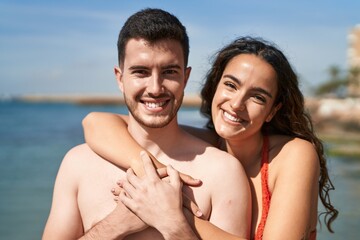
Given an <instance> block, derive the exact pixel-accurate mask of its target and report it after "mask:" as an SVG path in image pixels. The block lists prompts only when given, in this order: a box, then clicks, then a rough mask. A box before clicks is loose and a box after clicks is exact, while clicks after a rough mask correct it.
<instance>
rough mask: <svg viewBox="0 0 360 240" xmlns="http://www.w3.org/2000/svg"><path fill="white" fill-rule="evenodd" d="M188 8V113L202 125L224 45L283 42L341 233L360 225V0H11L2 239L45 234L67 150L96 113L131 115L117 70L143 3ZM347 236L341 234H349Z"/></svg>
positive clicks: (3, 90)
mask: <svg viewBox="0 0 360 240" xmlns="http://www.w3.org/2000/svg"><path fill="white" fill-rule="evenodd" d="M146 7H156V8H162V9H164V10H167V11H169V12H171V13H173V14H174V15H176V16H177V17H178V18H179V19H180V21H181V22H182V23H183V24H184V25H185V26H186V28H187V31H188V34H189V38H190V57H189V65H190V66H191V67H192V74H191V77H190V80H189V83H188V85H187V89H186V99H188V101H185V102H186V103H187V104H185V106H184V107H183V108H182V109H181V111H180V122H182V123H185V124H191V125H196V126H202V125H203V124H204V122H205V121H204V119H203V118H202V117H201V116H200V114H199V113H198V105H197V104H198V102H199V101H198V93H199V90H200V88H201V83H202V80H203V77H204V75H205V73H206V71H207V70H208V69H209V66H210V60H211V57H212V56H213V54H215V52H216V51H217V50H218V49H220V48H221V47H222V46H223V45H225V44H227V43H229V42H230V41H232V40H233V39H234V38H235V37H238V36H244V35H250V36H256V37H262V38H264V39H266V40H269V41H271V42H274V43H275V44H277V45H278V46H279V48H280V49H281V50H283V52H284V53H285V55H286V56H287V57H288V59H289V61H290V62H291V64H292V65H293V66H294V68H295V69H296V71H297V73H298V75H299V77H300V84H301V89H302V91H303V93H304V95H305V96H306V104H307V108H308V110H309V111H310V113H311V114H312V117H313V119H314V123H315V128H316V130H317V132H318V134H319V136H320V137H321V138H322V139H323V141H324V142H325V144H326V148H327V149H326V150H327V154H328V157H329V163H328V164H329V169H330V174H331V177H332V179H333V182H334V185H335V187H336V190H335V191H333V192H332V194H331V197H332V198H333V203H334V205H335V206H336V207H337V208H338V209H339V210H340V215H339V217H338V220H337V221H336V222H335V223H334V230H335V234H329V233H328V232H327V231H326V228H324V227H323V228H322V230H321V229H320V226H319V229H320V230H319V237H318V239H354V238H356V236H358V235H359V233H360V230H359V229H358V227H357V226H356V223H357V222H359V220H360V207H359V206H358V200H359V199H360V159H359V156H360V98H359V97H360V70H359V67H360V25H359V24H360V18H359V9H360V2H359V1H355V0H353V1H351V0H344V1H335V0H327V1H326V0H319V1H310V0H304V1H288V0H287V1H286V0H273V1H259V0H255V1H241V0H240V1H239V0H223V1H213V0H197V1H160V0H159V1H156V0H151V1H150V0H148V1H141V0H140V1H114V0H109V1H100V0H87V1H82V0H79V1H69V0H62V1H51V0H47V1H44V0H33V1H31V2H30V1H25V0H24V1H19V0H11V1H6V0H1V1H0V238H3V239H39V238H40V237H41V234H42V230H43V227H44V224H45V221H46V218H47V216H48V213H49V209H50V204H51V197H52V188H53V184H54V180H55V176H56V173H57V170H58V167H59V164H60V162H61V160H62V158H63V156H64V154H65V153H66V152H67V151H68V150H69V149H70V148H71V147H72V146H74V145H76V144H79V143H82V142H83V141H84V140H83V134H82V128H81V120H82V118H83V117H84V116H86V114H87V113H89V112H91V111H109V112H118V113H125V112H126V109H125V108H124V107H123V106H121V105H119V101H120V100H119V98H121V96H120V93H119V90H118V88H117V85H116V82H115V78H114V75H113V67H114V66H115V65H117V48H116V41H117V37H118V33H119V30H120V28H121V27H122V25H123V23H124V21H125V20H126V19H127V18H128V17H129V16H130V15H131V14H133V13H134V12H136V11H138V10H140V9H143V8H146ZM340 236H341V237H340Z"/></svg>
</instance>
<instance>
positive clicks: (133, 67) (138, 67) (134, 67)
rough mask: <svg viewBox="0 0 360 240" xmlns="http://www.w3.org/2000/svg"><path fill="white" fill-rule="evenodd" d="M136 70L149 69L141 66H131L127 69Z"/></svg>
mask: <svg viewBox="0 0 360 240" xmlns="http://www.w3.org/2000/svg"><path fill="white" fill-rule="evenodd" d="M137 69H149V68H148V67H146V66H143V65H133V66H131V67H129V70H137Z"/></svg>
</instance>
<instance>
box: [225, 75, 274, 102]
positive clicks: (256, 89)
mask: <svg viewBox="0 0 360 240" xmlns="http://www.w3.org/2000/svg"><path fill="white" fill-rule="evenodd" d="M225 77H226V78H230V79H231V80H233V81H234V82H236V83H237V84H239V85H242V82H241V81H240V80H239V79H238V78H236V77H235V76H233V75H230V74H226V75H224V78H225ZM252 90H253V91H256V92H260V93H263V94H265V95H266V96H268V97H269V98H273V96H272V95H271V93H270V92H268V91H266V90H265V89H263V88H261V87H254V88H252Z"/></svg>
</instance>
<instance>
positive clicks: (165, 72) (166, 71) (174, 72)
mask: <svg viewBox="0 0 360 240" xmlns="http://www.w3.org/2000/svg"><path fill="white" fill-rule="evenodd" d="M176 73H177V71H176V70H173V69H168V70H165V71H164V74H176Z"/></svg>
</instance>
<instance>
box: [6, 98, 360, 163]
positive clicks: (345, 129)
mask: <svg viewBox="0 0 360 240" xmlns="http://www.w3.org/2000/svg"><path fill="white" fill-rule="evenodd" d="M350 100H351V101H350V103H351V104H352V106H351V107H346V103H348V102H349V99H313V98H307V99H306V108H307V110H308V112H309V113H310V115H311V117H312V119H313V123H314V129H315V132H316V134H317V135H318V136H319V138H320V139H321V140H322V141H325V142H326V143H328V144H330V145H331V147H330V148H328V149H327V153H328V154H330V155H334V156H337V155H341V156H350V157H359V158H360V121H359V118H360V112H359V110H357V109H358V105H359V104H358V102H357V101H360V99H355V100H354V99H350ZM0 101H20V102H25V103H73V104H79V105H124V104H125V102H124V98H123V97H122V95H120V94H119V95H111V94H109V95H105V94H102V95H101V94H94V95H79V94H73V95H40V94H36V95H35V94H34V95H22V96H14V97H7V98H4V97H3V98H0ZM354 101H355V103H354ZM200 105H201V98H200V96H199V95H198V94H185V96H184V99H183V105H182V106H184V107H200ZM336 105H339V106H338V107H337V108H334V106H336ZM354 106H356V107H354ZM324 109H325V110H326V111H324Z"/></svg>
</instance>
